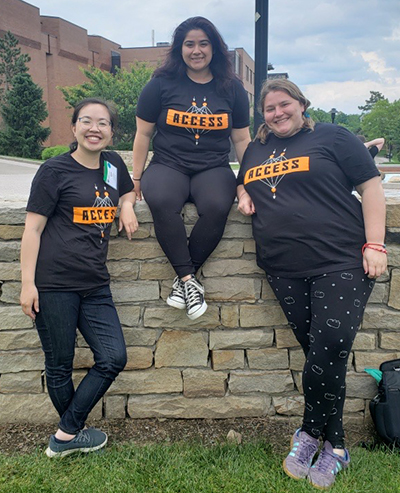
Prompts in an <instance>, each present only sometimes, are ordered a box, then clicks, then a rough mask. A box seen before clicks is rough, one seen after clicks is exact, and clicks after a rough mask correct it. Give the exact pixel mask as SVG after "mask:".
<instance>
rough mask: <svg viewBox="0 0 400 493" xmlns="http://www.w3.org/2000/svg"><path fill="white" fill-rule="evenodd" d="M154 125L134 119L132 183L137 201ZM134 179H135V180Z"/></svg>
mask: <svg viewBox="0 0 400 493" xmlns="http://www.w3.org/2000/svg"><path fill="white" fill-rule="evenodd" d="M155 125H156V124H155V123H149V122H146V121H145V120H142V119H141V118H138V117H136V135H135V141H134V143H133V176H132V178H133V183H134V184H135V192H136V197H137V200H142V192H141V189H140V179H141V177H142V173H143V170H144V166H145V164H146V159H147V154H148V152H149V147H150V140H151V137H152V135H153V132H154V127H155ZM135 178H136V179H135Z"/></svg>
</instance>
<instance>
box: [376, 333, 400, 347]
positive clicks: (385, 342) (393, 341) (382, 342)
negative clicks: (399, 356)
mask: <svg viewBox="0 0 400 493" xmlns="http://www.w3.org/2000/svg"><path fill="white" fill-rule="evenodd" d="M379 347H381V348H382V349H392V350H393V349H396V350H398V351H400V332H386V331H384V330H383V331H382V332H380V337H379Z"/></svg>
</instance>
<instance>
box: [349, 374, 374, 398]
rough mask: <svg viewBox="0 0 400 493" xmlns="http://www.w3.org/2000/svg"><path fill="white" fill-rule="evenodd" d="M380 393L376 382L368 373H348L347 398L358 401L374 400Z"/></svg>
mask: <svg viewBox="0 0 400 493" xmlns="http://www.w3.org/2000/svg"><path fill="white" fill-rule="evenodd" d="M377 393H378V387H377V385H376V380H375V379H374V378H372V377H370V376H369V375H367V374H366V373H355V372H353V371H351V372H348V373H347V376H346V396H347V398H350V397H356V398H357V399H372V398H373V397H375V395H376V394H377Z"/></svg>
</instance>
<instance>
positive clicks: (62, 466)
mask: <svg viewBox="0 0 400 493" xmlns="http://www.w3.org/2000/svg"><path fill="white" fill-rule="evenodd" d="M350 452H351V458H352V464H351V467H350V468H349V469H348V470H347V471H345V472H343V473H341V474H340V475H339V477H338V479H337V481H336V484H335V486H334V487H333V488H332V489H331V490H330V491H331V492H332V493H339V492H340V493H369V492H371V493H372V492H374V493H375V492H379V493H397V492H400V453H399V452H391V451H390V450H388V449H377V450H374V451H368V450H365V449H361V448H354V449H353V450H351V451H350ZM283 459H284V455H282V454H279V453H276V452H274V451H273V450H272V449H271V448H270V447H269V446H266V445H265V444H262V443H247V444H243V445H216V446H212V447H206V446H203V445H199V444H193V443H192V444H173V445H149V446H145V447H138V446H135V445H128V444H125V445H118V446H117V445H114V446H112V447H108V448H107V449H105V450H104V451H101V452H99V453H92V454H88V455H75V456H69V457H65V458H63V459H52V460H50V459H48V458H47V457H46V456H45V455H44V453H43V450H40V451H37V452H36V453H34V454H30V455H15V456H4V455H1V454H0V491H1V492H4V493H14V492H15V493H16V492H18V493H20V492H21V493H25V492H32V493H33V492H34V493H42V492H48V493H59V492H60V493H61V492H63V493H64V492H71V493H81V492H82V493H92V492H93V493H94V492H107V493H117V492H118V493H120V492H121V493H122V492H124V493H125V492H126V493H128V492H129V493H221V492H224V493H302V492H312V491H313V492H316V491H318V490H315V489H314V488H312V487H311V486H310V485H309V484H308V483H307V481H305V480H304V481H294V480H293V479H290V478H288V477H287V476H286V475H285V474H284V473H283V472H282V468H281V462H282V460H283Z"/></svg>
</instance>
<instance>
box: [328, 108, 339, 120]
mask: <svg viewBox="0 0 400 493" xmlns="http://www.w3.org/2000/svg"><path fill="white" fill-rule="evenodd" d="M330 113H331V120H332V123H335V117H336V115H337V113H339V112H338V110H337V109H336V108H332V109H331V111H330Z"/></svg>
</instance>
